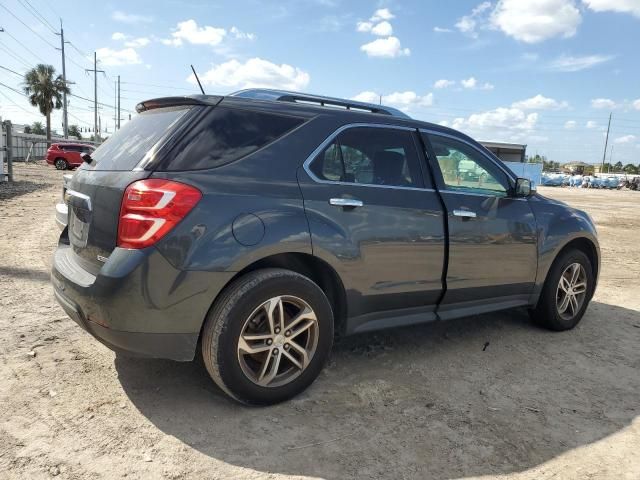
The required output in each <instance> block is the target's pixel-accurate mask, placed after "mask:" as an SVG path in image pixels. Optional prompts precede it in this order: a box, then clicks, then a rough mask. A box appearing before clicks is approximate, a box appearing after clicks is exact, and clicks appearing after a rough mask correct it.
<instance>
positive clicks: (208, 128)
mask: <svg viewBox="0 0 640 480" xmlns="http://www.w3.org/2000/svg"><path fill="white" fill-rule="evenodd" d="M303 122H304V120H303V119H300V118H296V117H288V116H283V115H274V114H271V113H263V112H256V111H250V110H239V109H231V108H225V107H215V108H213V109H211V112H210V113H209V114H208V115H207V116H206V117H204V118H203V119H202V120H201V121H200V122H199V123H198V124H197V125H195V126H194V127H193V128H192V129H190V130H189V131H188V132H186V133H185V135H184V137H183V138H182V139H181V140H180V142H179V144H178V145H176V147H175V150H174V151H175V152H176V153H175V154H173V155H171V159H170V162H169V163H168V164H165V165H162V166H161V167H160V168H161V169H163V170H202V169H206V168H214V167H219V166H220V165H224V164H226V163H230V162H233V161H234V160H238V159H239V158H242V157H244V156H247V155H249V154H250V153H253V152H255V151H256V150H259V149H260V148H262V147H264V146H266V145H268V144H269V143H271V142H273V141H274V140H276V139H278V138H279V137H281V136H283V135H284V134H285V133H287V132H289V131H291V130H293V129H294V128H296V127H297V126H298V125H300V124H302V123H303Z"/></svg>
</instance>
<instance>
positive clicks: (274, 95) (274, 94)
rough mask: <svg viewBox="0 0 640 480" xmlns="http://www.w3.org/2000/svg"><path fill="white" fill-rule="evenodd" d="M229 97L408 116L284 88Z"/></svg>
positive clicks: (252, 90)
mask: <svg viewBox="0 0 640 480" xmlns="http://www.w3.org/2000/svg"><path fill="white" fill-rule="evenodd" d="M230 96H231V97H239V98H252V99H254V100H272V101H280V102H294V103H302V104H307V105H315V106H320V107H333V108H342V109H345V110H353V111H356V112H367V113H381V114H383V115H391V116H393V117H402V118H410V117H409V116H408V115H407V114H405V113H403V112H401V111H400V110H397V109H395V108H392V107H387V106H384V105H375V104H373V103H365V102H356V101H353V100H345V99H343V98H333V97H324V96H320V95H310V94H306V93H300V92H288V91H285V90H270V89H266V88H250V89H247V90H240V91H238V92H234V93H232V94H231V95H230Z"/></svg>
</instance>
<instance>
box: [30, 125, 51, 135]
mask: <svg viewBox="0 0 640 480" xmlns="http://www.w3.org/2000/svg"><path fill="white" fill-rule="evenodd" d="M29 130H31V132H30V133H33V134H34V135H44V134H45V133H47V132H45V130H44V127H43V126H42V122H33V123H32V124H31V128H30V129H29Z"/></svg>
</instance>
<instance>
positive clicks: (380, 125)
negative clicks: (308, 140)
mask: <svg viewBox="0 0 640 480" xmlns="http://www.w3.org/2000/svg"><path fill="white" fill-rule="evenodd" d="M359 127H369V128H390V129H393V130H404V131H407V132H415V131H416V128H413V127H405V126H402V125H388V124H383V123H348V124H346V125H343V126H341V127H340V128H338V129H337V130H335V131H334V132H333V133H332V134H330V135H329V136H328V137H327V138H326V139H325V140H324V141H323V142H322V143H321V144H320V145H318V146H317V147H316V149H315V150H314V151H313V152H311V154H310V155H309V156H308V157H307V158H306V160H305V161H304V163H303V164H302V168H304V171H305V172H307V175H309V177H310V178H311V180H313V181H314V182H316V183H323V184H330V185H345V186H347V185H348V186H350V187H353V186H356V187H374V188H389V189H393V190H417V191H420V192H435V189H433V188H421V187H401V186H395V185H377V184H373V183H350V182H338V181H333V180H323V179H321V178H318V177H317V176H316V175H315V174H314V173H313V172H312V171H311V169H310V168H309V166H310V165H311V162H313V160H315V158H316V157H317V156H318V155H319V154H320V152H322V150H324V149H325V148H326V147H327V145H329V144H330V143H331V142H333V140H334V139H335V138H336V137H337V136H338V135H340V134H341V133H342V132H344V131H345V130H348V129H349V128H359Z"/></svg>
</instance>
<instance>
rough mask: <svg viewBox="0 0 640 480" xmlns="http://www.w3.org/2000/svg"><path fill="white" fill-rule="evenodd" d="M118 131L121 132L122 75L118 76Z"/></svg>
mask: <svg viewBox="0 0 640 480" xmlns="http://www.w3.org/2000/svg"><path fill="white" fill-rule="evenodd" d="M116 122H117V123H116V125H117V126H118V130H120V75H118V120H116Z"/></svg>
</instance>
